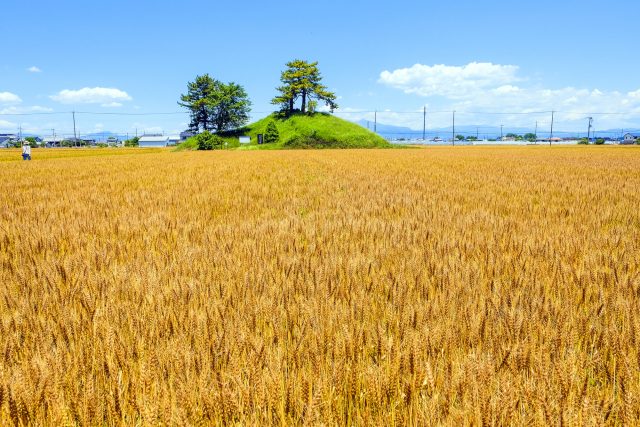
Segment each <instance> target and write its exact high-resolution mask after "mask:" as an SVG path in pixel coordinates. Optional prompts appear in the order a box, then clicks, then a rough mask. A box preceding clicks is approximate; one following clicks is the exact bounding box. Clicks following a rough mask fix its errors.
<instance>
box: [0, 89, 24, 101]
mask: <svg viewBox="0 0 640 427" xmlns="http://www.w3.org/2000/svg"><path fill="white" fill-rule="evenodd" d="M20 102H22V99H20V97H19V96H18V95H16V94H15V93H11V92H0V103H2V104H18V103H20Z"/></svg>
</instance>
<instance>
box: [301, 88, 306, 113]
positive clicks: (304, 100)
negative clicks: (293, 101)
mask: <svg viewBox="0 0 640 427" xmlns="http://www.w3.org/2000/svg"><path fill="white" fill-rule="evenodd" d="M306 106H307V91H306V90H305V89H303V90H302V108H301V109H300V111H302V112H303V113H304V112H305V109H306Z"/></svg>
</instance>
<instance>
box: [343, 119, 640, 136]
mask: <svg viewBox="0 0 640 427" xmlns="http://www.w3.org/2000/svg"><path fill="white" fill-rule="evenodd" d="M356 123H358V124H359V125H360V126H362V127H365V128H368V129H369V130H371V131H372V132H373V131H374V126H375V132H376V133H378V134H380V135H381V136H383V137H385V138H387V139H402V138H404V139H421V138H422V129H419V130H418V129H411V128H409V127H404V126H394V125H387V124H384V123H376V124H374V122H372V121H368V120H364V119H362V120H359V121H357V122H356ZM451 131H452V129H451V127H442V128H431V129H427V130H426V132H425V134H426V135H425V136H426V138H427V139H434V138H442V139H451V137H452V132H451ZM529 132H531V133H533V132H534V129H531V128H524V127H506V126H505V127H503V128H502V135H503V136H505V135H507V134H509V133H514V134H516V135H524V134H526V133H529ZM627 132H640V129H637V128H630V129H624V133H627ZM456 135H463V136H477V137H478V139H497V138H500V126H484V125H464V126H459V127H458V126H456ZM548 135H549V129H538V136H539V137H547V136H548ZM553 135H554V136H557V137H561V138H572V137H575V138H580V137H585V136H586V133H585V132H584V131H582V132H579V131H573V132H567V131H557V130H554V132H553ZM595 135H596V136H600V137H609V138H619V137H620V136H622V135H621V133H620V129H607V130H597V131H596V133H595Z"/></svg>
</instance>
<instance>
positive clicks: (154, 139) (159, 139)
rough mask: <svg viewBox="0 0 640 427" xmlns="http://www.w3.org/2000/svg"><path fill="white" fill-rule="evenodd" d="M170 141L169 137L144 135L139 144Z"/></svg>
mask: <svg viewBox="0 0 640 427" xmlns="http://www.w3.org/2000/svg"><path fill="white" fill-rule="evenodd" d="M167 141H169V137H168V136H147V135H143V136H141V137H140V139H139V140H138V142H139V143H140V142H167Z"/></svg>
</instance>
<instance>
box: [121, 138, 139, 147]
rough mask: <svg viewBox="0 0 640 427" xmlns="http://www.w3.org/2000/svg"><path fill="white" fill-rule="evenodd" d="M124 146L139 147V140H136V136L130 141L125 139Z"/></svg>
mask: <svg viewBox="0 0 640 427" xmlns="http://www.w3.org/2000/svg"><path fill="white" fill-rule="evenodd" d="M124 146H125V147H139V146H140V138H138V137H137V136H134V137H133V138H131V139H127V140H126V141H125V142H124Z"/></svg>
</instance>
